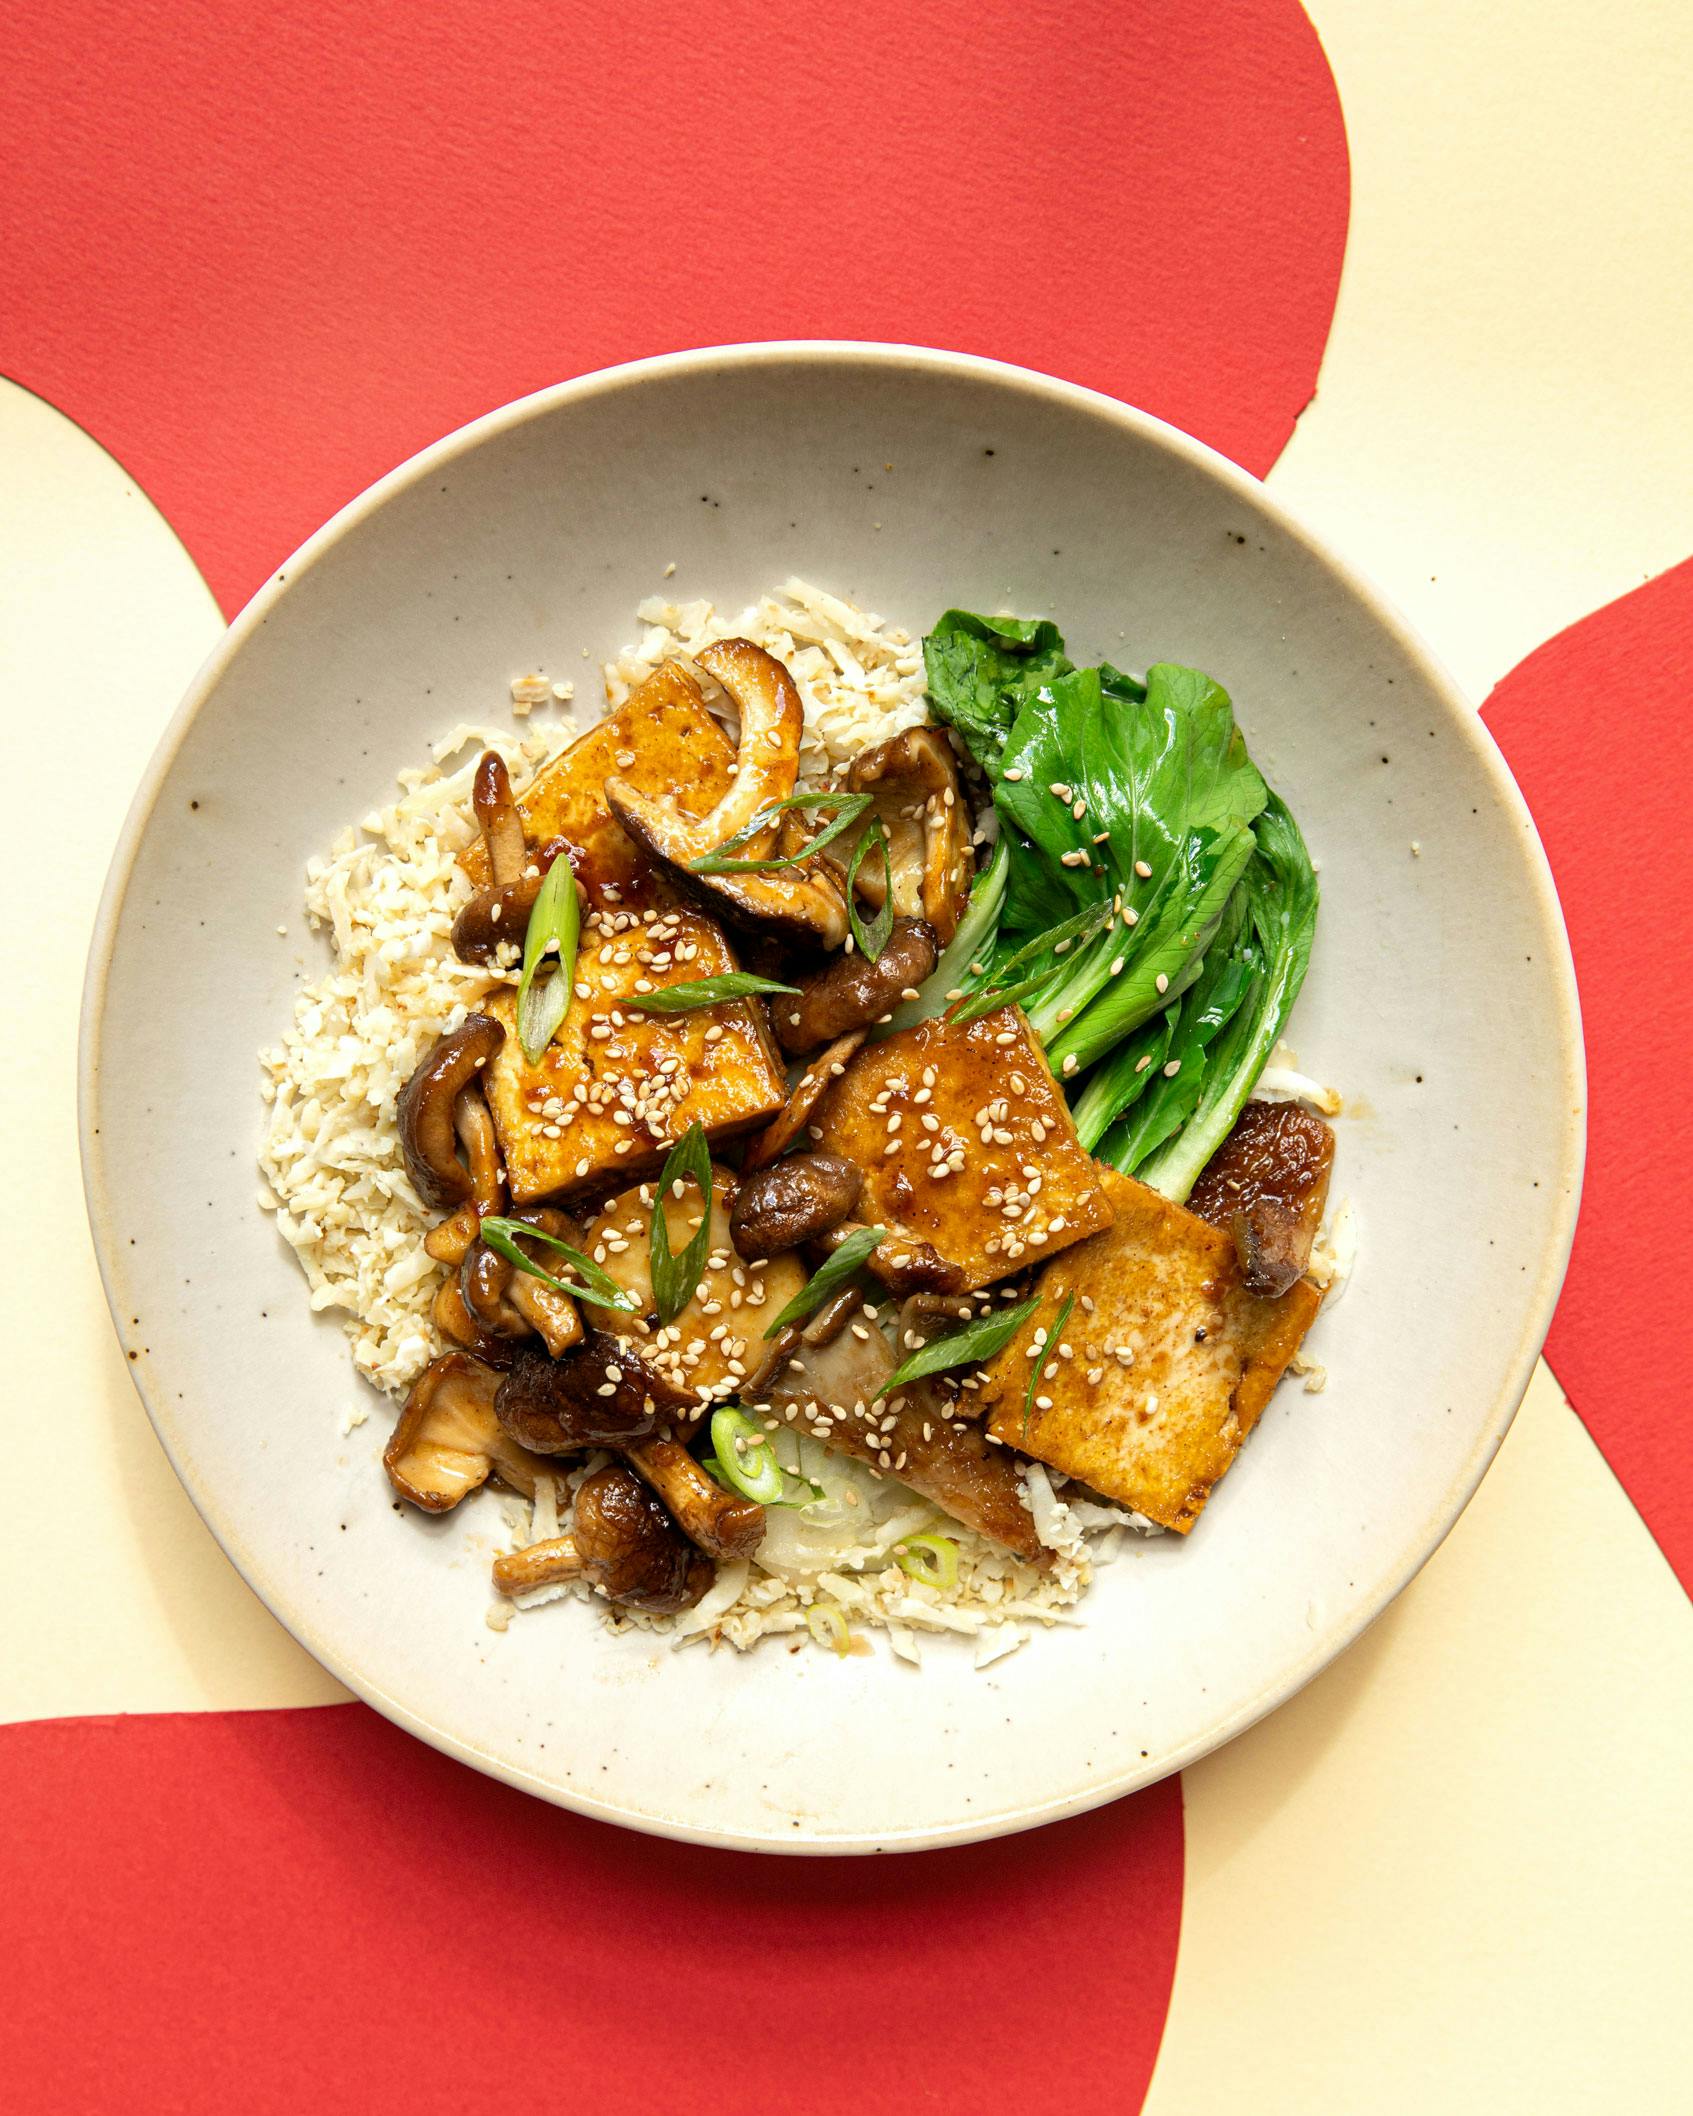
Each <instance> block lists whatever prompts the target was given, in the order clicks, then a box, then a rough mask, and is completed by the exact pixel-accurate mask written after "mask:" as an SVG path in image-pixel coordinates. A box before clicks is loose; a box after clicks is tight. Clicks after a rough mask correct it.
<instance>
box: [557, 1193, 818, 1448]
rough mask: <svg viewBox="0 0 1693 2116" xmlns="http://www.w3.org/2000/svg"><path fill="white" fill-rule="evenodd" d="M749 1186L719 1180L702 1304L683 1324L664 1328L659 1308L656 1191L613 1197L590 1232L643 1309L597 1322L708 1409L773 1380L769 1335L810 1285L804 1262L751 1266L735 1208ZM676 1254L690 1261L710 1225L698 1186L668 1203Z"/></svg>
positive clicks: (592, 1246)
mask: <svg viewBox="0 0 1693 2116" xmlns="http://www.w3.org/2000/svg"><path fill="white" fill-rule="evenodd" d="M739 1187H740V1179H739V1178H738V1177H737V1176H736V1175H735V1173H734V1171H733V1170H732V1169H728V1168H724V1167H722V1166H721V1165H718V1166H714V1167H713V1169H712V1172H711V1236H710V1240H711V1248H710V1249H709V1250H708V1252H707V1254H706V1263H705V1270H704V1272H703V1274H702V1275H701V1278H700V1282H699V1286H698V1288H697V1289H696V1291H695V1293H694V1297H693V1299H692V1300H691V1301H690V1302H689V1303H688V1305H687V1306H686V1307H685V1308H684V1309H683V1310H682V1312H681V1314H680V1315H678V1316H677V1317H676V1318H675V1320H674V1321H673V1322H670V1323H660V1322H659V1320H658V1316H657V1313H656V1311H655V1310H654V1308H653V1302H652V1217H653V1213H654V1211H655V1209H656V1200H655V1195H654V1185H653V1184H651V1183H639V1184H636V1185H635V1186H634V1187H633V1188H631V1189H629V1190H623V1191H619V1192H618V1194H617V1196H616V1197H614V1198H609V1199H607V1201H606V1203H605V1204H604V1205H602V1206H601V1208H600V1210H599V1212H598V1213H597V1214H596V1215H595V1216H594V1218H593V1219H592V1220H591V1221H590V1222H589V1223H588V1225H587V1227H586V1229H585V1230H584V1234H583V1246H584V1247H585V1248H586V1250H587V1253H588V1254H589V1255H590V1256H591V1257H592V1258H593V1259H594V1261H595V1263H597V1264H599V1265H600V1266H601V1267H602V1268H603V1269H604V1271H605V1273H606V1276H607V1277H608V1278H611V1279H614V1280H615V1281H616V1282H617V1284H618V1285H619V1286H621V1287H622V1288H623V1290H624V1291H625V1292H626V1293H633V1294H634V1295H635V1297H636V1299H637V1300H638V1301H639V1302H640V1309H639V1312H638V1314H637V1315H636V1316H635V1317H633V1318H632V1319H631V1320H630V1321H628V1322H625V1320H624V1319H623V1318H622V1317H621V1316H617V1315H614V1314H612V1313H611V1312H610V1310H608V1309H604V1308H600V1309H596V1310H595V1311H594V1321H595V1323H596V1324H597V1326H598V1327H599V1328H600V1329H602V1330H609V1331H611V1332H612V1333H613V1334H614V1335H616V1336H618V1337H620V1338H622V1339H624V1341H625V1342H627V1343H628V1344H630V1345H631V1346H633V1348H634V1349H635V1350H636V1352H638V1353H639V1355H640V1357H641V1358H642V1359H644V1360H645V1361H646V1362H647V1363H648V1364H649V1365H651V1366H653V1367H655V1368H656V1369H657V1370H658V1372H659V1373H661V1374H662V1375H663V1376H664V1378H665V1379H666V1380H667V1381H670V1382H672V1383H674V1385H675V1386H676V1387H677V1388H679V1389H681V1390H683V1391H684V1392H685V1393H686V1394H688V1395H689V1396H692V1397H693V1398H694V1399H695V1400H696V1401H697V1402H698V1403H699V1404H700V1405H701V1407H702V1408H703V1407H704V1406H706V1405H708V1404H711V1403H722V1402H726V1401H727V1400H728V1399H729V1398H731V1397H733V1396H736V1395H738V1394H739V1393H740V1392H741V1391H742V1390H743V1389H746V1388H750V1387H754V1386H756V1385H757V1384H758V1383H759V1382H760V1381H761V1380H762V1379H763V1377H764V1376H765V1374H767V1373H769V1372H773V1371H774V1369H775V1367H776V1365H777V1363H778V1361H779V1360H780V1359H781V1358H783V1357H785V1356H786V1355H785V1354H780V1353H778V1352H777V1351H776V1348H775V1347H774V1345H773V1344H772V1343H771V1341H770V1340H769V1339H768V1338H767V1337H766V1336H765V1334H764V1333H765V1331H766V1330H767V1329H768V1328H769V1326H770V1325H771V1324H772V1323H773V1322H774V1321H775V1320H776V1318H777V1316H778V1315H780V1314H781V1312H782V1310H783V1309H784V1308H785V1307H786V1306H787V1305H788V1303H789V1301H791V1300H792V1299H793V1297H794V1295H795V1294H796V1293H798V1292H799V1290H800V1288H801V1287H802V1286H803V1285H804V1284H805V1281H806V1269H805V1266H804V1265H803V1264H802V1263H801V1262H800V1260H799V1258H798V1257H797V1256H792V1255H788V1256H773V1257H770V1258H769V1259H768V1260H766V1261H762V1262H759V1263H754V1264H749V1263H746V1262H744V1261H743V1260H742V1258H740V1257H739V1256H737V1255H736V1253H735V1248H734V1244H733V1243H732V1242H731V1241H730V1239H729V1208H730V1207H731V1206H732V1205H733V1204H734V1202H735V1192H736V1190H737V1189H738V1188H739ZM664 1222H665V1226H666V1228H667V1229H668V1230H669V1234H670V1250H671V1254H672V1255H673V1256H680V1255H681V1254H682V1252H683V1250H684V1249H686V1248H687V1246H688V1242H689V1239H690V1237H691V1236H692V1235H694V1234H695V1233H696V1232H697V1231H698V1228H699V1224H700V1194H699V1191H698V1190H697V1189H696V1188H695V1186H694V1185H693V1184H692V1183H689V1184H687V1185H686V1186H685V1187H684V1190H683V1193H682V1196H681V1197H680V1198H676V1197H667V1198H666V1199H665V1201H664Z"/></svg>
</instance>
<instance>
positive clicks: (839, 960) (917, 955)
mask: <svg viewBox="0 0 1693 2116" xmlns="http://www.w3.org/2000/svg"><path fill="white" fill-rule="evenodd" d="M939 959H940V947H939V944H938V942H937V940H936V937H935V930H934V928H933V927H932V926H931V925H929V924H928V922H927V921H926V920H924V919H920V918H896V919H895V920H894V924H893V931H892V932H891V933H890V934H889V935H888V942H887V946H886V947H885V948H883V950H882V952H881V954H880V955H878V956H877V958H876V960H875V961H874V962H872V961H871V960H870V958H869V957H868V956H866V955H840V956H837V957H836V958H835V960H834V961H833V962H832V963H830V964H829V965H828V967H827V968H826V969H823V970H819V971H818V972H817V973H816V975H815V976H812V977H807V978H805V979H803V980H802V981H801V984H800V989H799V995H798V997H797V998H794V999H788V998H785V997H784V998H780V999H778V1000H777V1001H776V1002H775V1004H774V1005H773V1006H772V1008H771V1010H770V1011H771V1016H772V1019H773V1021H774V1023H775V1028H776V1040H777V1042H778V1043H780V1045H781V1046H782V1048H783V1050H785V1051H786V1052H787V1053H788V1055H789V1056H790V1057H797V1056H798V1055H799V1054H800V1053H801V1052H803V1051H814V1050H815V1049H816V1048H817V1046H818V1045H819V1044H820V1043H828V1042H830V1041H831V1040H832V1039H834V1038H836V1037H840V1036H845V1035H847V1034H849V1033H850V1032H851V1031H852V1030H854V1029H864V1030H866V1031H868V1030H869V1029H870V1028H872V1027H873V1026H874V1025H875V1024H876V1023H877V1022H878V1021H882V1020H885V1019H886V1017H887V1016H888V1015H889V1014H891V1013H892V1012H893V1010H894V1009H895V1007H897V1006H898V1005H899V1004H900V1002H901V1001H902V1000H904V999H907V998H909V997H910V996H911V994H912V993H913V992H915V991H916V990H917V988H918V986H919V985H921V984H922V982H923V980H924V979H925V978H926V977H927V976H928V975H929V972H930V971H931V970H932V969H933V968H934V967H935V964H936V963H937V962H938V961H939Z"/></svg>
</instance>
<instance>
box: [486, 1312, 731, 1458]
mask: <svg viewBox="0 0 1693 2116" xmlns="http://www.w3.org/2000/svg"><path fill="white" fill-rule="evenodd" d="M694 1407H695V1406H694V1404H693V1399H692V1398H691V1397H689V1396H687V1395H685V1394H684V1393H683V1391H682V1390H680V1389H679V1388H677V1386H676V1385H675V1383H674V1382H672V1381H669V1380H667V1379H666V1378H665V1377H664V1376H663V1375H662V1374H660V1373H658V1372H657V1371H656V1369H654V1368H653V1367H651V1366H649V1365H648V1364H647V1363H646V1362H645V1361H644V1360H643V1359H642V1358H641V1357H640V1355H639V1354H638V1353H636V1352H633V1351H631V1350H630V1348H629V1346H628V1345H626V1344H623V1343H621V1342H620V1341H619V1340H618V1339H617V1338H615V1337H612V1336H610V1335H608V1334H607V1332H605V1331H604V1330H596V1329H590V1330H588V1331H587V1332H586V1333H585V1334H584V1336H583V1339H582V1342H581V1344H580V1345H578V1346H577V1347H576V1348H575V1349H574V1350H573V1351H569V1352H566V1353H565V1355H564V1357H563V1358H562V1359H549V1358H548V1357H547V1356H546V1354H545V1353H543V1352H542V1351H540V1350H539V1349H538V1348H532V1347H529V1346H520V1347H519V1349H518V1353H517V1356H516V1358H515V1359H514V1360H513V1361H512V1365H511V1371H510V1372H509V1373H508V1374H507V1375H506V1377H505V1379H504V1380H503V1381H502V1382H501V1383H500V1388H499V1393H498V1395H497V1396H496V1397H495V1399H494V1411H495V1415H496V1416H497V1417H498V1419H499V1421H500V1423H501V1425H502V1426H504V1428H505V1429H506V1431H507V1432H508V1433H510V1434H511V1436H512V1438H513V1439H514V1440H518V1441H521V1442H522V1444H523V1445H524V1446H525V1447H528V1448H533V1449H534V1450H535V1452H536V1453H537V1454H539V1455H568V1454H574V1453H577V1452H579V1451H580V1450H581V1449H583V1448H589V1447H622V1446H624V1445H625V1444H626V1443H628V1442H630V1441H636V1440H642V1439H644V1438H645V1437H646V1436H647V1435H648V1434H650V1433H656V1432H657V1431H658V1430H659V1428H660V1427H661V1426H663V1425H667V1424H669V1423H671V1422H672V1421H673V1420H674V1419H675V1418H676V1417H677V1416H678V1415H679V1414H680V1413H682V1412H683V1411H685V1410H689V1409H692V1408H694Z"/></svg>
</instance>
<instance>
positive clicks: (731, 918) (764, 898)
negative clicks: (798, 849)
mask: <svg viewBox="0 0 1693 2116" xmlns="http://www.w3.org/2000/svg"><path fill="white" fill-rule="evenodd" d="M632 792H633V789H632V788H630V787H627V786H626V785H625V783H624V782H623V781H622V780H621V779H612V780H610V781H609V782H608V783H607V786H606V799H607V801H608V802H609V803H610V805H611V810H612V813H613V814H614V815H615V816H616V817H617V820H618V821H619V822H620V823H621V824H622V825H623V827H624V829H625V830H626V831H627V832H628V833H629V835H630V837H632V838H633V839H634V841H635V843H636V844H637V845H639V846H640V848H641V850H642V851H643V852H644V853H645V854H646V855H647V857H648V859H650V860H651V861H652V862H653V864H654V866H656V867H658V868H659V869H660V870H661V871H662V872H663V873H664V874H665V876H666V877H667V878H668V879H669V880H670V881H671V882H672V883H673V884H674V886H675V887H676V888H677V889H678V890H680V891H681V893H682V894H683V895H684V896H686V897H688V898H689V899H690V900H691V901H692V902H694V903H696V904H698V905H699V906H700V907H701V909H702V910H705V911H708V912H710V913H711V915H712V916H713V917H714V918H718V919H721V920H722V922H723V924H724V925H726V926H731V927H733V928H734V930H735V931H736V932H737V933H740V934H743V935H746V936H748V937H750V938H751V939H754V940H763V941H773V942H776V943H779V944H780V945H781V946H783V947H785V948H806V949H829V948H838V947H839V946H840V945H841V943H842V942H843V941H844V940H845V939H846V937H847V933H848V930H849V928H848V925H847V907H846V897H845V895H844V894H843V893H842V890H841V887H840V884H839V883H838V882H837V881H836V880H835V878H834V876H833V874H831V873H830V872H829V871H828V870H827V869H826V868H824V867H823V866H822V865H821V864H820V863H819V864H818V865H817V866H815V867H784V868H781V869H779V870H778V871H776V872H775V873H772V874H696V873H695V872H694V870H693V868H692V866H691V865H690V862H689V856H688V855H687V853H686V850H685V848H686V846H687V845H688V844H689V843H690V842H691V840H692V830H691V825H692V818H690V817H682V816H681V812H680V810H675V809H671V808H668V807H665V806H663V805H661V804H660V803H658V802H656V801H650V800H648V798H647V796H646V795H644V794H643V795H641V796H639V799H640V801H641V802H642V804H643V805H642V806H641V807H640V808H635V807H633V806H631V805H630V802H629V799H628V796H629V795H630V794H631V793H632ZM672 817H675V818H677V822H676V823H675V824H673V823H672V820H671V819H672ZM683 824H686V825H688V826H690V827H689V828H686V829H685V828H683V827H681V826H682V825H683ZM692 857H696V858H697V857H698V855H697V854H696V855H693V856H692Z"/></svg>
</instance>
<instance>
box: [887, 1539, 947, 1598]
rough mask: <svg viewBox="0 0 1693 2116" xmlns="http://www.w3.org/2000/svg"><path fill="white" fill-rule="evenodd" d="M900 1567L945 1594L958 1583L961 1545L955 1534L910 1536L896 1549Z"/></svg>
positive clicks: (915, 1578)
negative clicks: (959, 1546)
mask: <svg viewBox="0 0 1693 2116" xmlns="http://www.w3.org/2000/svg"><path fill="white" fill-rule="evenodd" d="M894 1555H895V1557H897V1558H898V1559H899V1569H900V1571H901V1572H907V1573H909V1574H910V1575H911V1577H912V1578H913V1579H914V1580H921V1581H922V1583H923V1585H924V1586H925V1587H934V1588H937V1589H939V1591H940V1592H941V1593H942V1594H945V1592H946V1591H947V1589H948V1588H949V1587H956V1586H957V1585H958V1545H957V1544H956V1543H955V1542H954V1541H953V1540H952V1538H951V1536H907V1537H906V1539H905V1541H904V1542H903V1543H902V1544H900V1545H899V1546H898V1548H897V1549H896V1550H895V1552H894Z"/></svg>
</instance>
